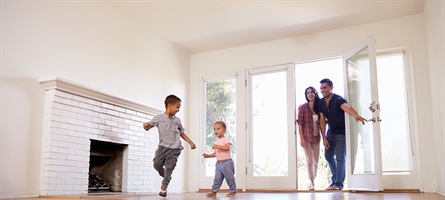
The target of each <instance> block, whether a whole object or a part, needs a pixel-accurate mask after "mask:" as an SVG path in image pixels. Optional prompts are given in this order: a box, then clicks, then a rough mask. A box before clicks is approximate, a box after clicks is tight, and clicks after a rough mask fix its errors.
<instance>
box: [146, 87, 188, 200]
mask: <svg viewBox="0 0 445 200" xmlns="http://www.w3.org/2000/svg"><path fill="white" fill-rule="evenodd" d="M164 103H165V112H164V113H162V114H159V115H156V116H155V117H153V119H152V120H151V121H150V122H146V123H144V125H143V126H144V129H145V130H146V131H148V130H149V129H151V128H153V127H154V126H156V127H158V132H159V145H158V149H157V150H156V152H155V157H154V159H153V167H154V168H155V169H156V171H158V173H159V176H161V177H163V178H164V179H163V180H162V186H161V191H160V192H159V196H161V197H167V187H168V185H169V184H170V180H171V178H172V176H171V175H172V173H173V170H174V169H175V167H176V162H177V161H178V157H179V155H180V154H181V151H182V149H184V147H183V146H182V144H181V140H180V139H179V137H181V138H182V139H184V140H185V141H186V142H187V143H189V144H190V148H191V149H195V148H196V145H195V143H193V142H192V140H190V138H189V137H188V136H187V134H185V132H184V127H182V124H181V120H180V119H179V118H178V117H176V113H178V112H179V108H180V107H181V99H180V98H178V97H177V96H175V95H169V96H167V98H165V101H164Z"/></svg>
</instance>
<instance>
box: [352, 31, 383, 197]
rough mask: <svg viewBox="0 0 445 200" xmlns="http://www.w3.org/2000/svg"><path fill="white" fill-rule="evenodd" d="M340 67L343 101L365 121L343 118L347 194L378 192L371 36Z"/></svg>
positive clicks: (376, 104)
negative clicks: (342, 72)
mask: <svg viewBox="0 0 445 200" xmlns="http://www.w3.org/2000/svg"><path fill="white" fill-rule="evenodd" d="M343 65H344V70H345V76H344V77H345V91H347V92H346V94H345V97H346V100H347V101H348V103H349V104H350V105H351V106H352V107H354V108H355V110H356V111H357V112H358V113H359V114H360V115H361V116H363V117H364V118H366V119H368V122H367V123H366V124H365V125H362V124H360V123H359V122H356V121H355V119H354V118H353V117H351V116H349V115H345V117H346V120H345V121H346V154H347V167H346V168H347V177H348V190H351V191H355V190H368V191H381V190H383V185H382V164H381V163H382V162H381V150H380V121H381V119H380V117H379V111H380V106H379V100H378V88H377V75H376V74H377V73H376V72H377V70H376V58H375V49H374V38H373V36H372V35H371V36H370V37H368V38H367V39H366V40H364V41H363V42H362V43H361V44H359V45H358V46H357V47H355V48H354V49H352V50H351V51H350V52H348V53H346V54H345V55H343ZM346 83H347V84H346Z"/></svg>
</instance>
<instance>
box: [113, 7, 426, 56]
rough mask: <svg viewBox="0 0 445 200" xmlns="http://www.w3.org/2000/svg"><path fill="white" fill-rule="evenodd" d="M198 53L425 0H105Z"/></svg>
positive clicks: (404, 10) (389, 13)
mask: <svg viewBox="0 0 445 200" xmlns="http://www.w3.org/2000/svg"><path fill="white" fill-rule="evenodd" d="M105 1H106V2H108V3H109V4H110V5H111V6H113V7H115V8H117V9H118V10H121V11H122V12H123V13H125V14H126V15H128V16H130V17H132V18H134V19H135V20H137V21H139V22H140V23H142V24H144V25H146V26H147V27H149V28H150V29H153V30H154V31H155V32H157V33H158V34H160V35H162V36H163V37H165V38H166V39H167V40H169V41H171V42H172V43H174V44H175V45H177V46H178V47H180V48H182V49H184V50H186V51H188V52H190V53H200V52H206V51H212V50H217V49H224V48H230V47H235V46H242V45H247V44H252V43H258V42H265V41H271V40H276V39H282V38H286V37H293V36H298V35H303V34H308V33H314V32H319V31H325V30H330V29H337V28H342V27H347V26H353V25H358V24H363V23H369V22H374V21H379V20H385V19H389V18H395V17H401V16H406V15H411V14H416V13H422V12H423V3H424V0H378V1H377V0H375V1H373V0H322V1H319V0H312V1H311V0H287V1H273V0H269V1H259V0H256V1H255V0H239V1H230V0H194V1H191V0H182V1H181V0H175V1H171V0H164V1H159V0H157V1H153V0H152V1H149V0H138V1H135V0H118V1H116V0H105Z"/></svg>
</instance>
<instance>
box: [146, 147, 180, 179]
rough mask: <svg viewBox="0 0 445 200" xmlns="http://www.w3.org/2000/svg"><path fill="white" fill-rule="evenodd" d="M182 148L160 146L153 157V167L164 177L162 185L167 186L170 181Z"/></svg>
mask: <svg viewBox="0 0 445 200" xmlns="http://www.w3.org/2000/svg"><path fill="white" fill-rule="evenodd" d="M181 150H182V149H171V148H167V147H163V146H158V149H157V150H156V152H155V157H154V158H153V167H154V168H155V169H156V171H158V173H159V176H161V177H164V180H162V186H164V187H167V186H168V184H169V183H170V180H171V176H172V173H173V170H174V169H175V167H176V162H177V161H178V157H179V155H181Z"/></svg>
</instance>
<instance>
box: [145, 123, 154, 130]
mask: <svg viewBox="0 0 445 200" xmlns="http://www.w3.org/2000/svg"><path fill="white" fill-rule="evenodd" d="M143 126H144V129H145V130H146V131H148V130H150V129H151V128H153V125H152V124H150V123H148V122H145V123H144V124H143Z"/></svg>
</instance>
